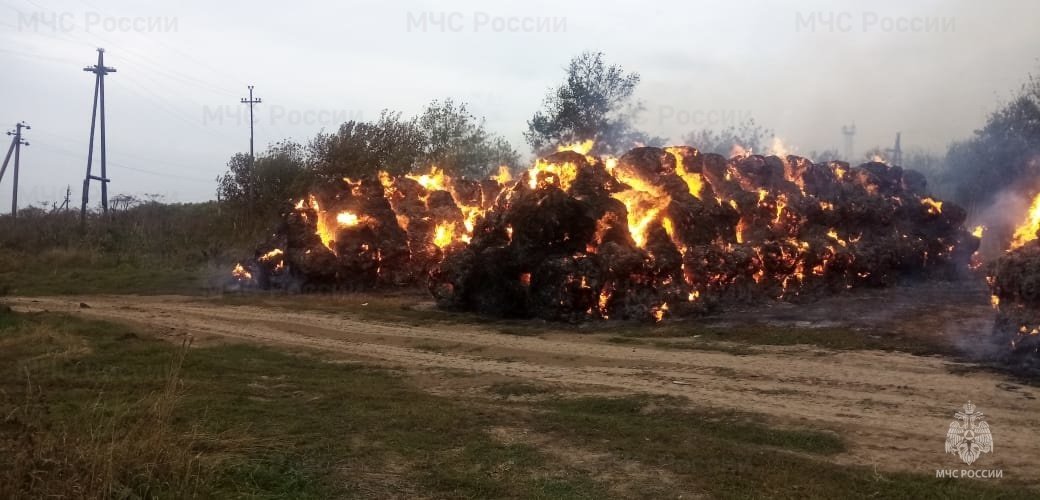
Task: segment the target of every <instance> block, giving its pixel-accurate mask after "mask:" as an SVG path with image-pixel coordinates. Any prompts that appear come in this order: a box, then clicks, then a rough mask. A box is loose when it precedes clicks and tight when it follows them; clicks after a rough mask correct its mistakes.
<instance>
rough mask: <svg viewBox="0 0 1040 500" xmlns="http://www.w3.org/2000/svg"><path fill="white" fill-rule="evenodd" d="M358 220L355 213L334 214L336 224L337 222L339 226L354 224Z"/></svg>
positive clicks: (356, 223)
mask: <svg viewBox="0 0 1040 500" xmlns="http://www.w3.org/2000/svg"><path fill="white" fill-rule="evenodd" d="M359 220H360V219H358V216H357V214H355V213H351V212H340V213H338V214H336V224H339V225H340V226H346V227H350V226H356V225H358V221H359Z"/></svg>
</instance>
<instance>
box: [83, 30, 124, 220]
mask: <svg viewBox="0 0 1040 500" xmlns="http://www.w3.org/2000/svg"><path fill="white" fill-rule="evenodd" d="M97 53H98V60H97V64H96V65H94V66H87V67H86V68H83V71H86V72H88V73H94V111H93V112H92V114H91V117H90V146H89V151H88V152H87V176H86V177H85V178H84V179H83V206H82V207H81V208H80V223H81V224H86V223H87V204H88V203H89V202H90V181H91V180H95V181H98V182H100V183H101V210H102V211H103V212H104V213H106V214H107V213H108V182H109V179H108V169H107V164H106V162H105V153H106V148H105V75H107V74H109V73H115V72H116V69H115V68H110V67H108V66H105V49H102V48H98V49H97ZM99 105H100V108H101V176H96V175H94V173H93V170H92V167H93V164H94V128H95V125H96V124H97V122H98V107H99Z"/></svg>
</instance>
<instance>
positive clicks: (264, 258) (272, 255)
mask: <svg viewBox="0 0 1040 500" xmlns="http://www.w3.org/2000/svg"><path fill="white" fill-rule="evenodd" d="M283 253H285V252H282V249H281V248H275V249H274V250H271V251H270V252H267V253H265V254H263V255H261V256H260V261H261V262H270V261H272V260H274V259H276V258H279V257H281V256H282V254H283ZM239 265H240V266H241V264H239Z"/></svg>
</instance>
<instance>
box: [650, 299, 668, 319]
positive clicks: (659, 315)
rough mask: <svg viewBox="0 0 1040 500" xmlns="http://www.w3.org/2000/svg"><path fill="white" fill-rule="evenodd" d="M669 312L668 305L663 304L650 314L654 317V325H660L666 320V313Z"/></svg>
mask: <svg viewBox="0 0 1040 500" xmlns="http://www.w3.org/2000/svg"><path fill="white" fill-rule="evenodd" d="M667 312H668V303H667V302H666V303H664V304H661V305H660V306H658V307H655V308H653V309H652V310H651V311H650V314H651V315H652V316H653V317H654V323H660V322H661V320H663V319H664V315H665V313H667Z"/></svg>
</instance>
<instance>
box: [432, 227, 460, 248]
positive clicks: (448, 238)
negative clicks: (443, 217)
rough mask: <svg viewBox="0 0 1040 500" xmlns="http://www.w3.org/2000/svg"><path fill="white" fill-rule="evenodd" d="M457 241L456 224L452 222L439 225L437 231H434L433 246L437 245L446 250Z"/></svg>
mask: <svg viewBox="0 0 1040 500" xmlns="http://www.w3.org/2000/svg"><path fill="white" fill-rule="evenodd" d="M452 241H455V224H452V223H450V222H446V223H441V224H437V229H434V231H433V244H434V245H437V248H444V247H446V246H448V245H450V244H451V242H452Z"/></svg>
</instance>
